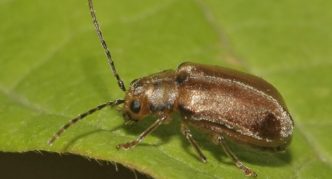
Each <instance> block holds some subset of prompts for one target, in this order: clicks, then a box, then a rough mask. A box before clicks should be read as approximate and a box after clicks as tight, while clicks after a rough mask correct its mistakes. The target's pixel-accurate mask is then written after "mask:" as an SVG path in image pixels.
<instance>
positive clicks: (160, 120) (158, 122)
mask: <svg viewBox="0 0 332 179" xmlns="http://www.w3.org/2000/svg"><path fill="white" fill-rule="evenodd" d="M166 119H167V117H166V116H162V117H160V118H158V119H157V120H156V121H155V122H154V123H153V124H152V125H151V126H149V127H148V128H147V129H146V130H145V131H143V132H142V133H141V134H140V135H139V136H138V137H137V138H136V139H135V140H133V141H130V142H127V143H124V144H119V145H117V146H116V148H117V149H124V150H127V149H130V148H133V147H135V146H136V145H137V144H139V143H140V142H141V141H142V140H143V139H144V138H145V137H146V136H147V135H149V134H150V133H151V132H153V131H154V130H155V129H157V128H158V127H159V126H160V125H161V124H162V123H163V122H164V121H165V120H166Z"/></svg>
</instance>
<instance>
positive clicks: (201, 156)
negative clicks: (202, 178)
mask: <svg viewBox="0 0 332 179" xmlns="http://www.w3.org/2000/svg"><path fill="white" fill-rule="evenodd" d="M181 132H182V134H183V135H184V136H185V137H186V139H187V140H188V141H189V143H190V144H191V145H192V146H193V147H194V149H195V150H196V152H197V153H198V155H199V159H200V160H201V161H202V162H204V163H206V157H205V156H204V154H203V152H202V151H201V149H200V148H199V146H198V144H197V142H196V141H195V139H194V138H193V137H192V135H191V131H190V129H189V128H188V126H187V124H186V123H185V122H182V123H181Z"/></svg>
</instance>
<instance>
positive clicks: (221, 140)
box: [217, 136, 257, 176]
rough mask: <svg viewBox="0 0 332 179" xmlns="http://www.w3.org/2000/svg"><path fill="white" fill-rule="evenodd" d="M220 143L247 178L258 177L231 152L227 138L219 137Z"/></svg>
mask: <svg viewBox="0 0 332 179" xmlns="http://www.w3.org/2000/svg"><path fill="white" fill-rule="evenodd" d="M217 141H218V143H219V144H220V145H221V146H222V148H223V149H224V151H225V153H226V155H227V156H228V157H230V158H231V159H232V160H233V162H234V164H235V165H236V167H237V168H239V169H241V170H242V171H243V172H244V174H245V175H246V176H257V174H256V173H255V172H254V171H253V170H251V169H250V168H248V167H246V166H245V165H244V164H243V163H242V162H241V161H240V160H239V159H238V158H237V156H236V155H235V154H234V153H233V152H232V151H231V149H230V148H229V147H228V145H227V144H226V141H225V138H224V137H223V136H218V137H217Z"/></svg>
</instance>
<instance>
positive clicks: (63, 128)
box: [48, 99, 124, 145]
mask: <svg viewBox="0 0 332 179" xmlns="http://www.w3.org/2000/svg"><path fill="white" fill-rule="evenodd" d="M123 102H124V100H122V99H117V100H114V101H109V102H106V103H103V104H100V105H98V106H97V107H94V108H92V109H90V110H88V111H87V112H85V113H82V114H80V115H78V116H77V117H76V118H74V119H72V120H70V121H69V122H67V124H65V125H64V126H63V127H61V128H60V129H59V130H58V132H56V133H55V134H54V135H53V136H52V138H51V139H50V140H49V141H48V145H52V144H53V143H54V141H55V140H56V139H58V138H59V137H60V136H61V134H62V133H63V132H64V131H65V130H66V129H68V128H69V127H70V126H72V125H74V124H75V123H77V122H78V121H80V120H82V119H84V118H85V117H86V116H88V115H90V114H92V113H94V112H96V111H99V110H101V109H103V108H105V107H106V106H111V107H112V106H116V105H119V104H122V103H123Z"/></svg>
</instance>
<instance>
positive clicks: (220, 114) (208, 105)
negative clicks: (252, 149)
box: [177, 64, 293, 148]
mask: <svg viewBox="0 0 332 179" xmlns="http://www.w3.org/2000/svg"><path fill="white" fill-rule="evenodd" d="M207 67H208V66H203V67H202V66H201V65H196V64H189V65H184V66H180V68H179V69H178V76H179V77H178V80H177V81H178V85H179V99H178V105H179V109H180V112H181V113H182V115H183V116H184V117H185V118H187V120H188V121H189V122H190V123H191V124H192V125H194V126H196V127H200V128H204V129H205V130H209V131H210V132H211V131H212V132H215V133H224V134H226V135H228V136H229V137H231V138H233V139H236V140H238V141H240V142H243V143H248V144H252V145H255V146H261V147H273V148H275V147H278V146H282V145H285V144H287V143H288V142H289V140H290V136H291V134H292V128H293V122H292V120H291V117H290V115H289V114H288V112H287V111H286V108H284V107H283V102H279V101H278V99H281V96H278V97H277V98H276V97H274V96H271V95H269V94H267V93H266V92H264V91H262V90H261V89H259V88H255V86H254V85H249V84H248V83H246V81H245V80H240V79H239V78H237V76H232V75H230V74H229V73H228V74H224V75H220V74H223V71H222V70H223V68H222V69H220V71H218V69H216V67H214V70H215V71H217V72H218V73H209V74H207V73H205V70H207V69H206V68H207ZM225 73H226V72H225ZM226 76H227V77H228V78H226ZM251 78H254V77H253V76H251ZM259 82H260V83H262V79H260V81H259ZM265 83H266V84H263V86H264V85H265V86H269V87H270V88H273V87H271V86H270V84H268V83H267V82H265ZM260 85H261V86H262V84H260ZM273 93H275V91H273Z"/></svg>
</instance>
